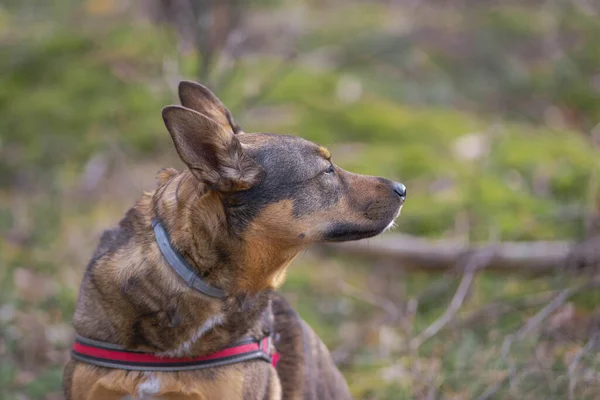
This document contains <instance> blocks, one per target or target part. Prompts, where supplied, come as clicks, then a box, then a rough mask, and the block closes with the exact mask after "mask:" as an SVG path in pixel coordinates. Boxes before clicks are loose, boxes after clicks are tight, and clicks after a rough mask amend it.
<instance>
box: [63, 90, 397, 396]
mask: <svg viewBox="0 0 600 400" xmlns="http://www.w3.org/2000/svg"><path fill="white" fill-rule="evenodd" d="M180 98H181V101H182V104H183V105H184V106H185V107H179V106H172V107H167V108H166V109H165V110H164V111H163V117H164V120H165V124H166V126H167V128H168V130H169V132H170V133H171V136H172V138H173V142H174V144H175V147H176V149H177V151H178V153H179V155H180V157H181V159H182V160H183V161H184V162H185V163H186V164H187V166H188V169H186V170H184V171H182V172H178V171H176V170H174V169H172V168H167V169H163V170H161V171H160V172H159V174H158V176H157V189H156V190H155V191H154V192H152V193H146V194H144V196H143V197H142V198H141V199H140V200H139V201H138V202H137V203H136V205H135V206H134V207H133V208H132V209H130V210H129V211H128V212H127V214H126V215H125V217H124V218H123V220H122V221H121V222H120V224H119V226H118V227H117V228H115V229H113V230H110V231H107V232H105V234H104V235H103V236H102V239H101V243H100V245H99V246H98V249H97V250H96V252H95V254H94V255H93V257H92V260H91V261H90V264H89V265H88V268H87V271H86V273H85V276H84V278H83V281H82V283H81V289H80V294H79V300H78V305H77V308H76V311H75V315H74V317H73V325H74V328H75V330H76V332H77V333H78V334H80V335H82V336H85V337H88V338H91V339H96V340H100V341H105V342H109V343H115V344H120V345H122V346H125V347H126V348H127V349H129V350H138V351H147V352H152V353H156V354H159V355H164V356H170V357H182V356H201V355H205V354H209V353H212V352H215V351H218V350H220V349H222V348H224V347H226V346H228V345H230V344H231V343H233V342H235V341H236V340H238V339H240V338H242V337H245V336H252V337H255V338H259V337H262V336H263V335H264V334H265V332H267V331H268V330H269V329H271V327H272V326H274V327H275V331H276V334H277V335H278V337H279V340H278V341H277V343H276V346H277V348H278V350H279V351H280V352H281V361H280V363H279V365H278V367H277V370H275V368H273V367H272V366H271V365H269V364H268V363H265V362H262V361H251V362H244V363H239V364H234V365H230V366H224V367H218V368H212V369H207V370H197V371H186V372H173V373H168V372H160V373H147V372H135V371H131V372H128V371H122V370H114V369H108V368H100V367H95V366H92V365H88V364H84V363H80V362H77V361H75V360H71V361H70V362H69V364H68V365H67V367H66V368H65V377H64V389H65V394H66V396H67V398H68V399H76V400H79V399H112V398H115V399H120V398H125V396H132V397H134V398H136V397H143V396H157V397H160V398H164V399H192V398H193V399H218V398H223V399H234V400H235V399H280V398H284V399H296V398H297V399H301V398H302V399H343V398H349V393H348V389H347V387H346V384H345V382H344V380H343V378H342V376H341V374H340V373H339V371H338V370H337V369H336V367H335V365H334V363H333V361H332V360H331V357H330V355H329V353H328V351H327V349H326V348H325V346H324V345H323V343H322V342H321V341H320V340H319V338H318V337H317V336H316V335H315V334H314V332H313V331H312V330H311V329H310V328H309V327H308V326H307V325H306V324H305V323H304V322H303V321H302V320H301V319H300V318H299V317H298V316H297V315H296V314H295V313H294V312H293V310H292V309H291V308H290V307H289V305H287V304H286V303H285V301H284V300H283V299H282V298H281V297H279V296H277V295H275V294H274V293H273V289H275V288H277V287H278V286H279V285H281V284H282V283H283V280H284V278H285V270H286V268H287V266H288V265H289V264H290V263H291V262H292V261H293V260H294V258H295V257H296V256H297V255H298V254H299V253H300V252H301V251H302V250H303V249H305V248H306V247H307V246H308V245H309V244H311V243H314V242H319V241H328V240H331V241H340V240H354V239H360V238H363V237H369V236H373V235H375V234H378V233H380V232H381V231H383V230H384V229H385V228H386V226H388V225H389V224H390V223H391V222H392V221H393V219H394V218H395V217H396V216H397V214H398V212H399V208H400V206H401V204H402V202H403V200H404V198H403V197H401V198H400V197H399V196H398V195H396V194H394V190H393V183H392V182H390V181H387V180H385V179H383V178H376V177H366V176H362V175H356V174H351V173H349V172H346V171H343V170H342V169H340V168H338V167H336V166H334V165H333V164H332V163H331V161H330V157H331V155H330V154H329V152H328V151H327V150H325V149H324V148H322V147H319V146H317V145H314V144H312V143H310V142H307V141H304V140H302V139H299V138H294V137H288V136H278V135H268V134H245V133H243V131H242V130H241V129H240V128H239V127H238V126H237V125H235V123H234V122H233V118H232V117H231V114H230V113H229V111H228V110H227V109H226V108H225V107H224V106H223V104H222V103H221V102H220V101H219V100H218V99H217V98H216V97H215V96H214V95H213V94H212V93H211V92H210V91H209V90H208V89H206V88H204V87H203V86H200V85H198V84H194V83H191V82H183V83H182V84H181V85H180ZM153 218H158V219H159V220H160V221H161V222H162V224H163V225H164V226H165V228H166V230H167V231H168V232H169V236H170V240H171V244H172V246H173V247H174V248H175V249H177V250H178V251H179V253H180V254H182V256H183V257H184V258H185V259H186V260H187V262H188V263H189V264H190V265H193V266H194V267H195V268H197V272H198V274H199V275H200V276H202V277H203V279H204V280H205V281H206V282H207V283H208V284H210V285H212V286H214V287H219V288H221V289H223V290H224V291H225V292H226V293H227V296H226V297H225V298H224V299H215V298H210V297H207V296H205V295H203V294H201V293H199V292H196V291H194V290H192V289H190V288H189V287H188V286H187V285H186V283H185V282H183V281H182V280H181V279H180V278H179V277H178V276H177V275H176V274H175V273H174V271H173V270H172V269H171V267H170V266H169V265H168V264H167V263H166V261H165V260H164V258H163V257H162V255H161V253H160V250H159V249H158V246H157V244H156V241H155V238H154V234H153V231H152V227H151V221H152V219H153ZM156 382H159V384H156V385H154V386H152V384H153V383H156ZM148 388H150V389H152V390H153V391H152V390H151V392H152V393H149V392H148V390H147V389H148ZM143 398H148V397H143Z"/></svg>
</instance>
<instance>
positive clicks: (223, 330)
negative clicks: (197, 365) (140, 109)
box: [73, 172, 299, 356]
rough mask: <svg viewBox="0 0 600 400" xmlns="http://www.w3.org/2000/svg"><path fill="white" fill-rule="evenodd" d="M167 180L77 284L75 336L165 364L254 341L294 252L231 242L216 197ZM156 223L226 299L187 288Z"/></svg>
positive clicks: (105, 242) (186, 177)
mask: <svg viewBox="0 0 600 400" xmlns="http://www.w3.org/2000/svg"><path fill="white" fill-rule="evenodd" d="M167 173H169V174H170V176H169V179H168V181H167V182H164V183H163V184H162V185H159V188H158V189H157V191H156V192H155V193H153V194H147V195H146V196H144V198H143V199H142V200H140V201H139V202H138V203H137V204H136V206H135V207H134V208H132V209H131V210H130V211H129V212H128V213H127V215H126V217H125V218H124V219H123V220H122V221H121V223H120V227H119V228H118V229H116V230H113V231H109V234H108V236H107V237H106V238H104V237H103V239H102V241H101V244H100V246H99V248H98V250H97V252H96V254H95V256H94V258H93V259H92V262H91V263H90V266H89V267H88V271H87V273H86V277H85V278H84V282H83V283H82V287H81V292H80V296H79V301H78V305H77V309H76V312H75V315H74V318H73V324H74V326H75V329H76V332H77V333H78V334H80V335H82V336H86V337H89V338H91V339H96V340H101V341H106V342H112V343H115V344H120V345H124V346H126V347H127V348H128V349H130V350H141V351H150V352H155V353H159V354H163V355H169V356H194V355H203V354H207V353H210V352H214V351H217V350H219V349H221V348H223V347H226V346H228V345H231V344H232V343H233V342H235V341H236V340H239V339H240V338H241V337H243V336H247V335H251V336H254V337H260V336H261V335H263V334H264V332H263V331H264V329H265V322H264V316H265V313H267V314H268V307H269V298H270V293H271V288H272V287H274V286H275V285H276V284H277V283H278V281H280V280H281V275H283V272H282V271H283V270H284V267H285V266H286V265H287V264H288V263H289V262H290V261H291V260H292V259H293V258H294V256H295V255H296V254H298V252H299V250H297V249H294V248H285V247H281V246H280V247H277V246H272V245H271V244H270V243H268V242H264V241H259V240H255V241H251V240H250V242H248V241H244V239H243V238H238V237H233V238H232V237H231V233H230V232H228V231H227V225H226V223H227V221H226V220H225V216H224V212H223V205H222V203H221V201H220V199H219V197H218V195H216V194H213V193H207V192H202V191H200V190H198V186H197V184H196V182H195V181H192V180H191V179H193V177H191V174H189V173H187V174H186V173H181V174H173V173H172V172H167ZM157 217H158V218H159V219H160V220H161V221H162V222H163V224H164V225H165V228H166V229H167V231H168V232H169V233H170V238H171V242H172V245H173V247H174V248H175V249H176V250H177V251H178V252H179V253H180V254H181V255H182V256H183V257H184V258H185V259H186V261H187V262H188V263H189V264H190V265H192V266H194V267H195V268H197V270H198V274H199V275H200V276H202V277H203V279H204V280H205V281H206V283H208V284H210V285H212V286H214V287H218V288H220V289H223V290H224V291H225V293H226V297H225V298H222V299H215V298H211V297H208V296H205V295H203V294H201V293H199V292H197V291H195V290H193V289H191V288H189V287H187V285H186V284H185V282H183V280H181V278H180V277H179V276H178V275H177V274H176V272H175V271H173V270H172V268H171V267H170V266H169V264H168V263H167V262H166V260H165V258H164V257H163V256H162V254H161V252H160V249H159V248H158V245H157V243H156V240H155V237H154V232H153V230H152V227H151V221H152V219H153V218H157ZM105 236H106V235H105Z"/></svg>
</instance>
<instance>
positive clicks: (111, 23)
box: [0, 0, 600, 399]
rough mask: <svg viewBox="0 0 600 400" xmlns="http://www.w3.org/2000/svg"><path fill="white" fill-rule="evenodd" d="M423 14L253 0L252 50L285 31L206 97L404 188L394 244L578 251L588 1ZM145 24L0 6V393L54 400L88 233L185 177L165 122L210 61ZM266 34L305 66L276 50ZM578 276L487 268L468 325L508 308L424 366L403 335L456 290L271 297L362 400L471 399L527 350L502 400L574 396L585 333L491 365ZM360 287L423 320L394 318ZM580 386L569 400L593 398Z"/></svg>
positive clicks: (326, 288)
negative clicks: (576, 358)
mask: <svg viewBox="0 0 600 400" xmlns="http://www.w3.org/2000/svg"><path fill="white" fill-rule="evenodd" d="M419 4H420V5H419V6H417V7H413V6H410V5H406V4H404V3H400V4H395V3H394V4H386V3H385V2H381V3H380V2H369V3H365V2H349V3H344V4H343V5H342V4H340V3H339V2H336V1H327V2H322V4H321V2H319V4H316V3H313V2H300V1H298V2H278V1H260V2H255V3H253V4H252V7H249V8H248V9H247V10H246V15H245V18H246V19H247V20H248V21H249V22H248V23H247V24H246V25H245V26H244V29H246V30H248V31H249V33H248V35H250V36H251V34H252V32H251V31H252V29H255V28H256V26H260V28H261V29H264V30H267V31H268V29H269V25H268V23H267V24H265V22H264V21H274V22H273V24H274V25H277V23H279V24H283V25H293V26H295V28H294V29H295V30H294V29H291V30H292V31H293V32H292V33H289V32H287V31H284V32H283V33H281V32H277V31H276V30H275V28H273V29H274V33H273V32H270V33H269V32H268V34H267V35H266V38H263V39H264V42H265V44H264V45H263V44H258V45H257V44H255V45H252V44H251V43H250V44H248V45H247V47H248V50H247V52H248V54H246V55H245V56H242V57H239V58H237V59H235V62H234V63H233V65H234V67H232V69H230V70H224V71H217V72H222V73H221V74H220V75H219V76H218V77H217V78H215V79H213V81H214V82H213V83H214V85H212V87H213V88H214V89H215V91H216V93H217V94H218V95H219V97H221V99H222V100H223V101H224V102H225V104H227V105H229V107H230V109H231V110H232V112H233V114H234V115H235V117H236V121H238V122H239V123H240V124H241V125H242V126H244V128H245V130H246V131H272V132H280V133H285V132H292V133H295V134H298V135H300V136H303V137H305V138H307V139H311V140H314V141H317V142H319V143H321V144H324V145H327V146H328V147H330V149H331V150H332V153H333V157H334V160H335V161H336V162H337V163H338V164H340V165H341V166H343V167H345V168H347V169H349V170H353V171H356V172H360V173H366V174H375V175H382V176H386V177H389V178H392V179H396V180H399V181H402V182H404V183H405V184H406V185H407V187H408V190H409V201H408V202H407V205H406V207H405V210H404V211H403V215H402V217H401V218H400V220H399V225H400V230H401V231H403V232H406V233H411V234H416V235H424V236H431V237H442V236H447V237H454V236H461V237H467V238H469V239H470V240H488V239H503V240H528V239H559V238H580V237H582V236H583V235H584V233H585V228H586V221H587V220H588V219H589V218H590V215H591V214H592V212H593V211H594V207H595V204H596V201H597V199H598V196H599V190H600V157H598V149H597V147H596V146H594V145H593V143H595V141H596V142H597V141H598V135H600V133H598V128H597V127H596V128H595V129H594V126H596V124H597V123H598V121H600V101H598V99H599V98H600V75H599V74H600V48H598V46H597V45H596V44H595V41H596V40H595V38H597V37H599V36H600V22H599V19H598V11H599V10H597V9H594V7H593V4H591V2H583V1H582V2H544V3H543V7H542V6H541V5H540V4H541V2H539V1H533V0H531V1H526V2H475V1H464V2H460V4H452V6H450V5H448V4H447V5H443V6H441V5H439V4H437V3H435V2H427V1H424V2H419ZM449 4H450V3H449ZM586 4H587V5H586ZM590 4H591V5H590ZM584 6H585V7H584ZM139 9H140V7H139V4H138V3H136V2H115V1H100V0H98V1H93V0H90V1H86V2H80V1H74V0H73V1H66V0H65V1H57V2H43V1H33V2H27V4H25V3H24V2H14V1H12V2H5V3H3V4H2V5H0V54H1V55H2V59H3V61H4V62H3V63H2V64H1V65H0V110H1V115H2V118H0V131H1V132H2V136H1V138H0V232H2V238H3V239H2V240H1V241H0V304H1V305H0V388H2V392H0V397H1V398H7V399H8V398H15V396H17V395H18V396H21V397H19V398H30V399H41V398H49V399H50V398H60V396H59V395H56V393H58V392H60V368H61V366H62V365H63V364H64V362H65V360H66V357H68V347H69V345H70V341H71V338H72V336H71V335H72V332H71V330H70V326H69V320H70V316H71V314H72V311H73V308H74V304H75V301H76V296H77V289H78V285H79V280H80V277H81V275H82V273H83V266H84V265H85V264H86V263H87V260H88V258H89V256H90V255H91V253H92V251H93V248H94V246H95V243H96V240H97V238H98V237H99V234H100V232H101V231H102V230H103V229H106V228H108V227H110V226H111V225H113V224H115V223H116V221H117V220H118V218H119V217H120V215H122V213H124V212H125V210H126V209H127V208H128V207H130V206H131V204H133V201H134V200H135V199H136V198H137V197H138V196H139V195H141V192H142V190H143V189H151V188H152V179H151V178H152V174H153V173H154V172H155V171H157V170H158V169H159V168H161V167H163V166H166V165H173V164H174V163H177V161H176V159H175V153H174V152H173V150H172V145H171V143H170V140H169V138H168V134H167V133H166V130H165V129H164V127H163V126H162V121H161V118H160V109H161V108H162V107H163V106H164V105H166V104H169V103H173V102H176V100H175V96H174V94H173V90H174V88H175V87H176V84H177V81H178V80H179V79H181V78H184V77H185V78H191V79H194V73H195V71H197V70H198V63H199V62H201V56H199V55H198V54H195V53H194V52H180V51H178V47H179V46H180V43H179V42H178V38H177V36H176V35H175V33H174V32H172V31H171V30H170V29H168V28H167V27H164V26H157V25H154V24H152V23H150V22H148V21H147V20H146V19H144V18H143V17H142V16H141V13H140V12H139ZM257 21H258V22H257ZM277 21H279V22H277ZM281 21H283V22H281ZM298 21H300V22H298ZM330 21H335V22H333V23H330ZM265 25H266V26H265ZM286 35H288V36H290V37H289V38H287V39H286V37H287V36H286ZM282 38H283V39H282ZM275 39H281V40H284V42H285V40H288V41H289V43H291V45H293V46H295V47H296V48H297V50H298V51H297V53H298V54H297V55H296V56H295V57H292V58H290V57H289V55H288V54H284V53H283V52H277V51H270V49H269V45H270V41H272V40H275ZM286 43H288V42H286ZM289 43H288V44H289ZM342 277H343V279H342ZM341 281H343V282H345V283H347V284H348V285H350V287H353V288H355V289H356V290H355V291H353V290H350V291H348V288H347V287H345V286H343V285H340V282H341ZM440 282H441V285H440ZM577 282H578V278H572V277H564V276H557V277H551V278H548V277H546V278H535V279H524V278H518V277H517V278H515V277H510V278H504V277H503V278H502V279H499V278H498V277H497V276H493V275H489V274H482V275H480V276H479V277H478V278H477V281H476V285H475V288H474V290H473V293H471V298H470V301H469V304H468V306H466V307H465V308H464V310H462V311H461V315H463V314H464V316H465V318H466V317H467V316H468V315H470V313H472V312H475V311H477V310H478V309H480V308H481V307H485V306H486V305H488V304H493V303H494V302H504V303H507V304H509V305H511V309H512V311H511V312H509V313H506V314H504V315H502V316H500V317H498V318H495V319H493V320H492V322H491V323H489V324H485V323H481V324H476V325H474V326H470V325H466V326H465V327H464V328H460V329H459V328H455V329H451V330H449V331H448V332H445V333H444V334H443V335H440V336H439V337H436V338H434V339H432V340H431V341H430V342H428V343H426V345H425V346H423V347H422V348H421V349H420V351H419V352H417V353H416V354H414V353H411V352H407V351H406V345H407V340H408V338H410V335H413V334H415V333H418V332H420V331H422V330H423V329H424V328H426V327H427V326H428V325H429V324H430V323H431V322H433V321H434V320H435V319H436V318H437V317H438V316H439V315H440V314H441V313H442V312H443V310H444V309H445V308H446V306H447V304H448V302H449V301H450V299H451V298H452V294H453V293H454V290H455V288H456V286H457V284H458V279H457V277H455V276H453V275H451V274H450V275H443V276H442V275H440V276H437V275H431V274H419V273H410V274H409V273H401V272H400V271H398V270H397V269H394V268H393V267H390V266H387V265H384V264H381V263H372V265H366V264H365V263H364V262H359V261H356V260H347V259H339V260H337V259H334V260H323V259H320V258H316V256H314V255H308V256H306V257H304V258H303V259H301V260H299V261H298V262H297V263H296V265H295V266H294V267H293V268H292V269H291V271H290V274H289V278H288V281H287V283H286V285H285V286H284V288H283V291H284V292H285V293H286V296H287V297H288V298H289V299H290V301H291V302H292V303H293V304H294V305H295V307H296V309H297V310H298V311H299V313H300V314H301V315H302V316H303V317H304V318H305V319H306V320H307V321H308V322H309V323H310V324H311V326H313V327H314V329H315V330H316V331H317V333H319V335H320V336H321V337H322V338H323V339H324V341H325V342H326V343H327V344H328V345H329V347H330V348H331V349H333V350H335V351H334V353H335V354H336V357H337V356H339V354H343V353H344V351H346V352H347V353H349V354H350V356H349V357H346V358H345V361H344V362H343V367H344V373H345V374H346V375H347V377H348V380H349V383H350V385H351V388H352V391H353V393H354V394H355V395H356V397H357V398H364V399H400V398H407V399H409V398H425V396H426V395H427V393H430V392H431V391H432V390H434V391H435V392H436V393H444V395H445V396H446V397H445V398H464V399H466V398H473V397H474V396H476V395H479V394H481V393H483V392H484V391H485V390H487V389H488V388H489V387H491V386H493V385H494V384H495V383H497V382H501V381H502V380H503V379H505V378H506V376H507V374H508V372H507V371H509V370H510V369H511V368H515V370H520V369H523V368H530V369H531V368H532V367H531V366H530V365H529V364H528V363H530V361H529V359H530V357H531V356H532V354H534V353H535V354H538V353H543V357H542V358H543V360H541V361H540V360H538V361H539V363H542V364H543V368H541V367H540V368H537V369H536V368H533V369H531V371H532V372H531V373H530V374H529V375H527V376H525V377H524V378H522V379H520V380H517V382H516V383H515V382H514V381H515V378H511V379H512V382H511V385H503V386H502V387H501V388H500V389H499V391H498V392H497V394H496V396H497V398H506V399H510V398H545V397H548V398H565V396H566V394H567V392H566V391H568V387H569V379H568V378H565V377H566V376H567V377H568V371H567V369H568V365H569V362H571V361H572V357H573V354H574V353H576V352H577V350H578V349H581V348H582V346H583V345H585V340H584V339H581V338H580V339H577V340H571V341H556V340H546V339H547V338H546V339H544V338H543V337H542V338H538V339H539V340H537V341H535V340H534V341H524V342H523V343H519V345H518V346H515V348H513V349H512V350H511V352H510V354H509V357H508V358H506V359H501V358H500V356H499V354H500V352H501V349H500V347H501V345H502V340H503V338H504V336H505V335H506V334H508V333H512V332H514V331H515V330H516V329H518V328H519V327H520V326H521V324H522V323H523V321H524V320H525V319H526V318H527V317H529V316H531V315H532V314H533V313H535V312H536V310H537V309H538V308H539V307H540V306H541V304H538V303H535V302H533V303H534V305H531V304H530V303H528V302H524V303H523V304H522V303H521V300H522V299H524V298H525V299H528V298H530V297H535V296H537V295H539V294H540V293H541V294H548V293H552V291H555V290H558V289H560V288H562V287H564V286H565V285H567V284H575V283H577ZM344 288H345V289H344ZM360 293H363V294H364V293H376V294H378V296H379V297H377V298H385V299H387V300H381V299H380V300H381V302H383V303H385V302H386V301H390V302H392V303H393V304H396V305H397V306H398V308H399V309H401V308H403V307H405V306H407V307H408V304H409V303H410V301H411V300H412V301H416V302H417V304H418V308H417V310H416V312H415V313H414V314H413V315H405V317H403V318H400V320H399V319H398V317H397V316H396V317H394V318H395V319H394V318H392V317H390V316H389V315H388V314H389V311H385V310H384V309H385V307H383V308H382V307H381V305H380V304H379V300H378V301H373V299H372V296H366V297H365V296H363V295H360ZM573 304H574V305H575V307H576V308H575V311H573V312H572V313H573V315H574V316H572V318H575V317H577V318H578V319H577V318H576V320H577V321H579V320H582V319H583V320H587V319H586V318H588V319H589V318H590V316H591V315H592V314H593V313H594V312H595V308H596V307H597V305H598V301H597V295H592V294H589V293H582V294H580V295H578V296H577V297H576V298H574V299H573ZM536 307H537V308H536ZM564 312H567V311H564ZM569 321H570V322H569V323H571V322H572V321H574V320H573V319H570V320H569ZM484 322H485V321H484ZM573 325H575V323H573ZM369 326H371V327H372V328H371V329H369ZM542 339H544V340H542ZM357 344H358V345H357ZM342 358H344V357H342ZM598 362H599V359H598V358H597V357H594V356H593V355H585V356H584V357H583V358H582V360H581V361H580V365H581V366H582V368H587V369H586V371H588V372H589V373H593V374H596V375H597V374H598V371H599V370H598V365H597V364H598ZM596 375H594V376H596ZM547 380H551V381H552V384H547ZM588 380H591V381H593V379H588ZM592 383H593V382H590V381H586V382H585V384H582V385H581V389H580V392H577V393H578V397H577V398H578V399H579V398H581V399H585V398H590V399H591V398H594V389H596V390H597V389H598V388H597V387H594V386H593V385H592ZM578 390H579V389H578ZM48 393H50V395H48ZM23 396H25V397H23ZM52 396H54V397H52ZM57 396H58V397H57Z"/></svg>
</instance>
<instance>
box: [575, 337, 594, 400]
mask: <svg viewBox="0 0 600 400" xmlns="http://www.w3.org/2000/svg"><path fill="white" fill-rule="evenodd" d="M598 339H600V332H595V333H594V334H593V335H592V337H591V338H590V340H589V341H588V342H587V343H586V345H585V346H584V347H582V348H581V349H579V351H578V352H577V354H575V358H574V359H573V361H572V362H571V364H569V400H575V387H576V386H577V377H576V376H575V371H576V370H577V366H578V365H579V362H580V361H581V358H582V357H583V356H584V355H585V354H586V353H587V352H588V351H590V350H591V349H593V348H594V347H596V343H597V342H598Z"/></svg>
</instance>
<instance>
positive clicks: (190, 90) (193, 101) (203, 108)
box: [179, 81, 243, 134]
mask: <svg viewBox="0 0 600 400" xmlns="http://www.w3.org/2000/svg"><path fill="white" fill-rule="evenodd" d="M179 101H181V105H182V106H184V107H186V108H191V109H192V110H195V111H198V112H199V113H200V114H204V115H206V116H207V117H209V118H211V119H213V120H215V121H217V122H218V123H219V124H221V125H223V126H225V127H228V128H229V129H231V130H232V131H233V133H235V134H238V133H242V132H243V131H242V128H240V127H239V126H238V125H237V124H236V123H235V121H234V120H233V117H232V116H231V113H230V112H229V110H228V109H227V107H225V105H223V103H221V100H219V98H218V97H217V96H215V95H214V93H213V92H211V91H210V90H209V89H208V88H207V87H206V86H203V85H201V84H199V83H196V82H192V81H181V82H179Z"/></svg>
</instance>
